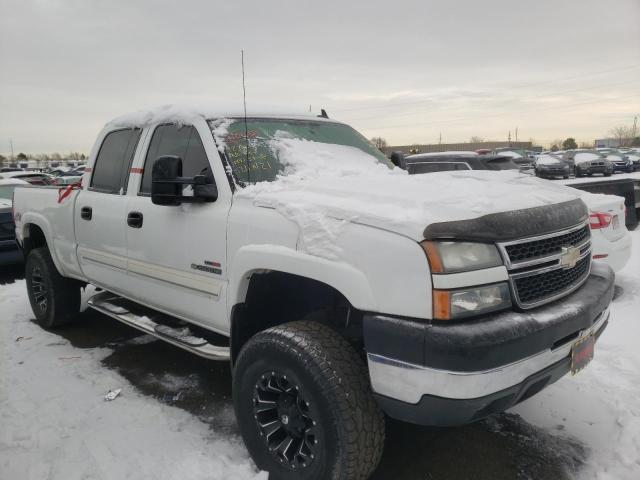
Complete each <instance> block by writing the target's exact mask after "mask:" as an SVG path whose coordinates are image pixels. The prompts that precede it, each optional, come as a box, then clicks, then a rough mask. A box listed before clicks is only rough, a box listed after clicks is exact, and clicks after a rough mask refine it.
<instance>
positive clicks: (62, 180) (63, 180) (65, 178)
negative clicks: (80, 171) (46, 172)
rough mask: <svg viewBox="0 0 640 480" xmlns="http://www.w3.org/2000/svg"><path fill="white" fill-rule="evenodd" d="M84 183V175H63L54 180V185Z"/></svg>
mask: <svg viewBox="0 0 640 480" xmlns="http://www.w3.org/2000/svg"><path fill="white" fill-rule="evenodd" d="M81 182H82V175H62V176H60V177H55V178H54V179H53V182H52V185H74V184H80V183H81Z"/></svg>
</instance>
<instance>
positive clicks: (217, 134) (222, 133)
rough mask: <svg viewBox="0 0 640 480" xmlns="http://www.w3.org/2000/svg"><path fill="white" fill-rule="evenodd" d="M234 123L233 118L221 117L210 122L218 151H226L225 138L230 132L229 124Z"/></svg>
mask: <svg viewBox="0 0 640 480" xmlns="http://www.w3.org/2000/svg"><path fill="white" fill-rule="evenodd" d="M232 123H233V120H231V119H229V118H219V119H217V120H213V121H212V122H211V123H210V125H209V126H210V128H211V133H212V134H213V139H214V140H215V142H216V145H217V146H218V151H219V152H220V153H225V148H226V146H227V145H226V143H225V141H224V139H225V138H226V137H227V134H228V133H229V125H231V124H232Z"/></svg>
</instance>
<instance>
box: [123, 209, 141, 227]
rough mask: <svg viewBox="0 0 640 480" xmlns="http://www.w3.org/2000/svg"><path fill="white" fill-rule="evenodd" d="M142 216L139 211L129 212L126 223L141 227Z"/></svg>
mask: <svg viewBox="0 0 640 480" xmlns="http://www.w3.org/2000/svg"><path fill="white" fill-rule="evenodd" d="M142 219H143V216H142V214H141V213H140V212H129V215H127V225H129V226H130V227H131V228H142Z"/></svg>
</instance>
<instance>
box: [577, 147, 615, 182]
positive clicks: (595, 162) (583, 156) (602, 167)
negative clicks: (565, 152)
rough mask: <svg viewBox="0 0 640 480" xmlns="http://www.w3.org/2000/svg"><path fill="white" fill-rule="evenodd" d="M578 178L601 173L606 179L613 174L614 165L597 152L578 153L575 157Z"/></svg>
mask: <svg viewBox="0 0 640 480" xmlns="http://www.w3.org/2000/svg"><path fill="white" fill-rule="evenodd" d="M573 159H574V162H575V168H576V177H584V176H585V175H587V176H589V177H590V176H592V175H593V174H595V173H600V174H602V175H604V176H605V177H610V176H611V175H612V174H613V164H612V163H611V162H610V161H609V160H607V159H606V158H604V156H602V155H601V154H600V153H599V152H597V151H595V150H590V151H581V152H577V153H576V154H575V155H574V157H573Z"/></svg>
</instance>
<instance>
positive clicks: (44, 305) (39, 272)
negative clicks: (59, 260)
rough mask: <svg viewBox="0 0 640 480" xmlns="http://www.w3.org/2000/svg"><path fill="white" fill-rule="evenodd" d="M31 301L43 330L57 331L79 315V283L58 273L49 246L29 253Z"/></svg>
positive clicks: (28, 288)
mask: <svg viewBox="0 0 640 480" xmlns="http://www.w3.org/2000/svg"><path fill="white" fill-rule="evenodd" d="M25 279H26V283H27V292H28V294H29V302H30V303H31V308H32V309H33V313H34V315H35V316H36V320H37V321H38V324H39V325H40V326H41V327H44V328H55V327H58V326H60V325H64V324H65V323H69V322H71V321H73V320H75V319H76V318H77V317H78V314H79V313H80V283H79V282H77V281H76V280H72V279H70V278H65V277H63V276H62V275H60V273H59V272H58V269H57V268H56V266H55V264H54V263H53V259H52V258H51V254H50V253H49V250H48V249H47V248H46V247H43V248H36V249H33V250H31V252H29V256H28V257H27V263H26V267H25Z"/></svg>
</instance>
